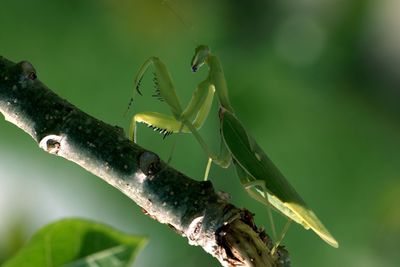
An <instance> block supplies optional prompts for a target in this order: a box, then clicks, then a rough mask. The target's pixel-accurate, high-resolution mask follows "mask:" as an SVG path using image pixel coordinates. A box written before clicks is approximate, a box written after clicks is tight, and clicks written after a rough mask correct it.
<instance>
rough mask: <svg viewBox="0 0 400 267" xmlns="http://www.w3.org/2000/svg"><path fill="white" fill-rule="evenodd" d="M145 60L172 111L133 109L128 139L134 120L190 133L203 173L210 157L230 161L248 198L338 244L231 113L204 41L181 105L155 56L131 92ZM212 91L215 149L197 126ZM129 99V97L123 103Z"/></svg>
mask: <svg viewBox="0 0 400 267" xmlns="http://www.w3.org/2000/svg"><path fill="white" fill-rule="evenodd" d="M151 65H153V67H154V79H153V80H154V84H155V87H156V90H155V94H154V95H153V96H154V97H156V98H157V99H159V100H162V101H164V102H165V103H166V104H167V105H168V106H169V108H170V110H171V113H172V115H166V114H162V113H157V112H144V113H138V114H136V115H134V116H133V118H132V121H131V125H130V133H129V136H130V138H131V139H132V140H134V141H135V142H136V141H137V132H136V130H137V123H139V122H140V123H145V124H147V126H149V127H151V128H153V129H154V130H157V131H159V132H160V133H162V134H164V137H165V136H167V135H169V134H172V133H192V134H193V135H194V137H195V138H196V140H197V141H198V142H199V144H200V145H201V147H202V148H203V149H204V151H205V152H206V154H207V156H208V158H209V160H208V163H207V167H206V171H205V178H207V177H208V173H209V170H210V166H211V163H212V162H213V163H215V164H217V165H219V166H221V167H223V168H227V167H228V166H229V165H230V163H231V162H232V163H233V165H234V167H235V169H236V173H237V175H238V177H239V179H240V181H241V183H242V185H243V187H244V188H245V190H246V191H247V193H248V194H249V195H250V196H251V197H252V198H254V199H256V200H257V201H259V202H261V203H263V204H265V205H267V206H268V207H273V208H274V209H276V210H277V211H279V212H280V213H282V214H283V215H284V216H286V217H288V218H289V222H290V221H295V222H297V223H298V224H300V225H302V226H303V227H304V228H305V229H312V230H313V231H314V232H315V233H316V234H317V235H318V236H320V237H321V238H322V239H323V240H324V241H326V242H327V243H328V244H330V245H331V246H333V247H338V246H339V244H338V242H337V241H336V240H335V238H334V237H333V236H332V235H331V234H330V233H329V231H328V230H327V229H326V228H325V226H324V225H323V224H322V223H321V222H320V220H319V219H318V218H317V216H316V215H315V214H314V212H313V211H312V210H311V209H310V208H309V207H308V206H307V204H306V203H305V202H304V200H303V199H302V198H301V197H300V195H299V194H298V193H297V192H296V191H295V189H294V188H293V187H292V186H291V185H290V183H289V182H288V180H286V178H285V177H284V176H283V175H282V173H281V172H280V171H279V169H278V168H277V167H276V166H275V165H274V164H273V163H272V161H271V160H270V159H269V158H268V156H267V155H266V153H265V152H264V151H263V149H262V148H261V147H260V146H259V145H258V144H257V142H256V141H255V139H254V138H253V137H252V136H251V135H250V134H249V133H248V131H247V130H246V128H245V127H244V126H243V124H242V123H241V122H240V121H239V120H238V119H237V118H236V115H235V112H234V110H233V107H232V105H231V103H230V101H229V97H228V88H227V83H226V80H225V77H224V73H223V69H222V65H221V63H220V61H219V59H218V57H217V56H216V55H214V54H213V53H211V51H210V49H209V48H208V46H205V45H200V46H198V47H197V48H196V50H195V54H194V56H193V59H192V61H191V69H192V71H193V72H197V71H198V70H199V68H201V67H202V66H203V65H207V66H208V75H207V77H206V78H205V79H204V80H203V81H202V82H201V83H200V84H199V85H198V86H197V88H196V89H195V91H194V93H193V95H192V98H191V100H190V101H189V104H188V105H187V107H186V108H185V109H183V108H182V106H181V104H180V102H179V100H178V97H177V95H176V90H175V87H174V85H173V83H172V78H171V75H170V74H169V72H168V70H167V68H166V66H165V65H164V63H163V62H162V61H161V60H160V59H158V58H156V57H151V58H149V59H148V60H147V61H146V62H145V63H144V64H143V65H142V66H141V68H140V69H139V72H138V74H137V76H136V77H135V80H134V84H135V90H134V93H133V95H135V92H138V93H139V94H140V95H141V94H142V93H141V91H140V84H141V81H142V78H143V76H144V74H145V72H146V70H147V69H148V68H149V67H150V66H151ZM215 93H216V95H217V98H218V100H219V107H220V108H219V117H220V138H221V149H220V152H219V154H214V153H213V152H212V151H211V150H210V148H209V147H208V145H207V144H206V142H205V141H204V140H203V139H202V137H201V135H200V134H199V132H198V130H199V129H200V127H201V126H202V124H203V123H204V121H205V119H206V118H207V116H208V114H209V112H210V108H211V104H212V101H213V97H214V94H215ZM132 101H133V97H132V99H131V102H130V104H129V106H130V105H131V104H132ZM128 108H129V107H128ZM284 232H285V231H284ZM282 238H283V235H282V237H281V239H282Z"/></svg>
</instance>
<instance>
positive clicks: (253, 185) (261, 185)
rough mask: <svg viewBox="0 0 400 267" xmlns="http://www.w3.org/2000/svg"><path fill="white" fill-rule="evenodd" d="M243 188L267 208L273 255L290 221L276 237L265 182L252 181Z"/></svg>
mask: <svg viewBox="0 0 400 267" xmlns="http://www.w3.org/2000/svg"><path fill="white" fill-rule="evenodd" d="M243 186H244V188H245V189H246V191H247V192H248V193H249V195H250V196H251V197H253V198H255V199H256V200H258V201H259V202H261V203H264V204H265V205H266V206H267V207H268V217H269V219H270V223H271V228H272V234H273V236H274V240H276V242H275V244H274V247H273V248H272V250H271V255H273V254H274V253H275V252H276V250H277V248H278V246H279V245H280V244H281V242H282V241H283V239H284V238H285V235H286V233H287V232H288V230H289V227H290V225H291V222H292V220H291V219H290V218H289V219H288V220H287V222H286V224H285V226H284V227H283V229H282V231H281V232H280V234H279V237H278V236H277V234H276V228H275V223H274V220H273V217H272V212H271V210H272V209H271V207H273V205H272V204H271V202H270V201H269V199H268V193H267V189H266V188H265V181H261V180H254V181H250V182H247V183H244V184H243ZM252 189H255V190H256V192H254V191H252Z"/></svg>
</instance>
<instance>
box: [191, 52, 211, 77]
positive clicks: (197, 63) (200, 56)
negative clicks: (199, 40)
mask: <svg viewBox="0 0 400 267" xmlns="http://www.w3.org/2000/svg"><path fill="white" fill-rule="evenodd" d="M209 55H210V49H209V48H208V46H206V45H199V46H198V47H196V50H195V53H194V56H193V59H192V62H191V66H192V71H193V72H196V71H198V70H199V68H200V67H201V66H203V65H204V63H205V62H206V61H207V59H208V56H209Z"/></svg>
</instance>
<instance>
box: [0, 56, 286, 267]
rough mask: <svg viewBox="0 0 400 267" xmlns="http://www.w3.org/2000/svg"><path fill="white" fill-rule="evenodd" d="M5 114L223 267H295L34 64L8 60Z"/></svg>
mask: <svg viewBox="0 0 400 267" xmlns="http://www.w3.org/2000/svg"><path fill="white" fill-rule="evenodd" d="M0 112H1V113H2V114H3V115H4V117H5V119H6V120H7V121H9V122H11V123H13V124H15V125H17V126H18V127H19V128H21V129H22V130H24V131H25V132H27V133H28V134H29V135H30V136H31V137H32V138H33V139H34V140H35V141H36V142H37V143H38V144H39V146H40V147H41V148H42V149H44V150H45V151H47V152H49V153H51V154H54V155H58V156H61V157H63V158H65V159H67V160H70V161H73V162H75V163H77V164H79V165H80V166H81V167H82V168H84V169H86V170H88V171H89V172H91V173H93V174H94V175H96V176H98V177H100V178H102V179H103V180H105V181H106V182H107V183H109V184H110V185H112V186H114V187H116V188H118V189H119V190H120V191H121V192H122V193H124V194H125V195H127V196H128V197H129V198H131V199H132V200H133V201H135V202H136V203H137V204H138V205H139V206H140V207H142V209H143V211H144V212H145V213H146V214H147V215H149V216H151V217H152V218H154V219H155V220H157V221H159V222H160V223H164V224H167V225H169V226H170V227H171V228H173V229H174V230H175V231H176V232H177V233H179V234H180V235H182V236H185V237H187V238H188V242H189V244H191V245H197V246H202V247H203V249H204V250H205V251H207V252H208V253H210V254H211V255H213V256H214V257H216V258H217V259H218V260H219V261H220V263H221V264H222V265H223V266H257V267H260V266H290V259H289V256H288V252H287V251H286V250H285V249H284V248H283V247H279V248H278V251H277V253H275V254H274V255H273V256H271V254H270V251H271V249H272V241H271V240H270V238H269V237H268V236H267V235H266V234H265V232H264V231H263V230H261V229H260V228H257V227H256V225H255V224H254V221H253V216H252V214H251V213H250V212H249V211H247V210H245V209H238V208H236V207H235V206H233V205H232V204H230V203H229V202H228V199H227V196H226V194H223V193H221V192H215V191H214V188H213V186H212V183H211V182H209V181H201V182H199V181H195V180H193V179H190V178H189V177H187V176H185V175H184V174H182V173H180V172H179V171H177V170H175V169H173V168H172V167H170V166H169V165H167V164H166V163H164V162H163V161H161V160H160V158H159V157H158V156H157V155H156V154H154V153H153V152H150V151H147V150H145V149H143V148H141V147H140V146H137V145H136V144H134V143H133V142H131V141H130V140H128V139H127V138H126V137H125V135H124V133H123V130H122V129H121V128H120V127H117V126H111V125H109V124H106V123H104V122H102V121H100V120H97V119H95V118H93V117H91V116H90V115H88V114H86V113H84V112H83V111H81V110H79V109H78V108H76V107H75V106H73V105H72V104H70V103H69V102H67V101H66V100H64V99H62V98H60V97H59V96H57V95H56V94H55V93H53V92H52V91H51V90H49V89H48V88H47V87H46V86H45V85H44V84H43V83H42V82H40V81H39V80H38V79H37V77H36V72H35V70H34V68H33V66H32V65H31V64H30V63H29V62H27V61H22V62H20V63H17V64H16V63H13V62H11V61H9V60H7V59H5V58H4V57H1V56H0Z"/></svg>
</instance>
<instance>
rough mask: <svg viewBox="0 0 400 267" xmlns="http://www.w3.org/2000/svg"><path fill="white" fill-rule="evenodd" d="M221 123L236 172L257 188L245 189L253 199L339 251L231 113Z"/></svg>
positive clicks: (333, 241)
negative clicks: (309, 230)
mask: <svg viewBox="0 0 400 267" xmlns="http://www.w3.org/2000/svg"><path fill="white" fill-rule="evenodd" d="M221 123H222V135H223V138H224V141H225V144H226V146H227V147H228V148H229V150H230V152H231V153H232V158H233V159H234V163H235V165H239V166H236V171H237V173H238V176H239V178H240V180H241V182H242V184H244V183H245V182H248V183H250V184H251V183H253V184H256V185H255V192H251V191H250V190H249V189H248V188H247V187H245V189H246V190H247V192H248V193H249V194H250V196H252V197H253V198H255V199H257V200H258V201H260V202H263V203H264V204H265V202H266V201H267V199H268V203H269V204H271V205H272V206H274V207H275V208H276V209H277V210H279V211H280V212H282V213H283V214H284V215H286V216H287V217H289V218H291V219H292V220H294V221H296V222H297V223H300V224H302V225H303V226H304V227H305V228H306V229H308V228H311V229H312V230H313V231H314V232H315V233H316V234H317V235H319V236H320V237H321V238H322V239H323V240H324V241H325V242H327V243H328V244H330V245H331V246H333V247H338V243H337V241H336V240H335V238H334V237H333V236H332V235H331V234H330V233H329V231H328V230H327V229H326V228H325V226H324V225H323V224H322V223H321V222H320V220H319V219H318V218H317V216H316V215H315V213H314V212H313V211H312V210H311V209H310V208H309V207H308V206H307V205H306V203H305V202H304V200H303V199H302V198H301V197H300V195H299V194H298V193H297V192H296V190H295V189H294V188H293V186H292V185H291V184H290V183H289V181H288V180H286V178H285V177H284V176H283V175H282V173H281V172H280V171H279V169H278V168H277V167H276V166H275V165H274V164H273V163H272V161H271V160H270V159H269V158H268V156H267V155H266V154H265V152H264V151H263V150H262V149H261V147H260V146H259V145H258V144H257V142H256V141H255V140H254V139H253V138H252V137H251V136H250V135H249V134H248V133H247V131H246V129H245V128H244V127H243V125H242V124H241V122H240V121H239V120H238V119H237V118H236V117H235V116H234V115H233V114H232V113H231V112H229V111H225V112H224V113H223V116H222V121H221ZM256 182H257V183H256ZM260 187H264V188H265V190H266V192H265V194H262V191H261V190H260ZM257 194H258V195H260V196H261V197H258V196H257Z"/></svg>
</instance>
